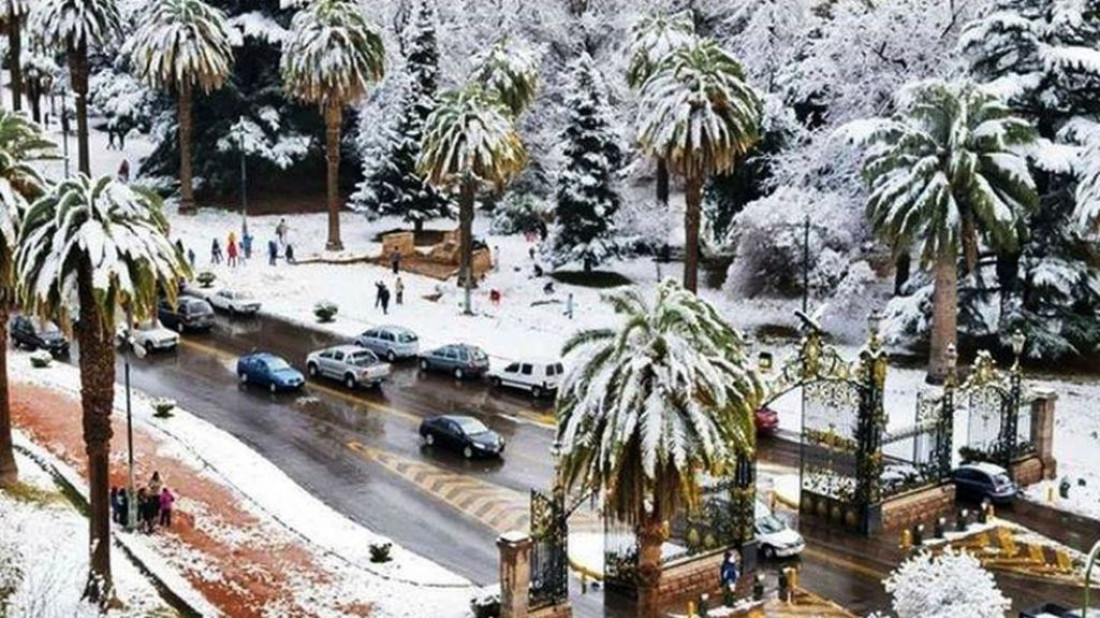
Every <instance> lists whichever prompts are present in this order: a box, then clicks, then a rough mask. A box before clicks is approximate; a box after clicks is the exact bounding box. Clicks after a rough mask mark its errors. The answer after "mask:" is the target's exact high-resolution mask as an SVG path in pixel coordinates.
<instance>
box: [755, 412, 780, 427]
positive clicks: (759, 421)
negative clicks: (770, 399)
mask: <svg viewBox="0 0 1100 618" xmlns="http://www.w3.org/2000/svg"><path fill="white" fill-rule="evenodd" d="M755 417H756V433H775V430H776V429H779V414H778V413H777V412H776V411H775V410H772V409H771V408H758V409H757V410H756V414H755Z"/></svg>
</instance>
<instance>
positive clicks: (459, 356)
mask: <svg viewBox="0 0 1100 618" xmlns="http://www.w3.org/2000/svg"><path fill="white" fill-rule="evenodd" d="M420 370H421V371H432V370H434V371H446V372H448V373H450V374H451V375H453V376H454V377H455V378H457V379H459V380H461V379H463V378H466V377H473V378H477V377H481V376H482V375H484V374H485V373H486V372H488V371H489V356H488V355H486V354H485V352H484V351H483V350H482V349H481V348H479V347H477V346H473V345H469V344H465V343H456V344H452V345H445V346H443V347H441V348H436V349H434V350H432V351H431V352H428V353H427V354H423V355H421V356H420Z"/></svg>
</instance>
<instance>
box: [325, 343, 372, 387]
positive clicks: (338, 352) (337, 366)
mask: <svg viewBox="0 0 1100 618" xmlns="http://www.w3.org/2000/svg"><path fill="white" fill-rule="evenodd" d="M306 373H308V374H309V377H311V378H313V377H317V376H326V377H329V378H332V379H334V380H340V381H342V382H343V383H344V386H346V387H348V388H357V387H359V386H367V387H375V386H378V385H379V384H381V383H382V382H383V381H385V380H386V378H388V377H389V376H390V364H389V363H385V362H382V361H380V360H378V356H376V355H375V353H374V352H371V351H370V350H368V349H366V348H361V347H359V346H357V345H338V346H334V347H331V348H325V349H323V350H317V351H316V352H312V353H310V355H309V356H307V357H306Z"/></svg>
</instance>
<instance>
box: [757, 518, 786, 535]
mask: <svg viewBox="0 0 1100 618" xmlns="http://www.w3.org/2000/svg"><path fill="white" fill-rule="evenodd" d="M756 527H757V528H759V529H760V532H762V533H764V534H775V533H776V532H783V530H785V529H786V528H787V524H784V523H783V522H782V521H780V520H779V519H778V518H777V517H775V516H774V515H765V516H764V517H758V518H756Z"/></svg>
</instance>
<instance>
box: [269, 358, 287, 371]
mask: <svg viewBox="0 0 1100 618" xmlns="http://www.w3.org/2000/svg"><path fill="white" fill-rule="evenodd" d="M265 362H266V363H267V368H268V369H269V370H271V371H283V370H284V369H290V364H289V363H287V362H286V361H285V360H283V359H281V358H269V359H267V360H266V361H265Z"/></svg>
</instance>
